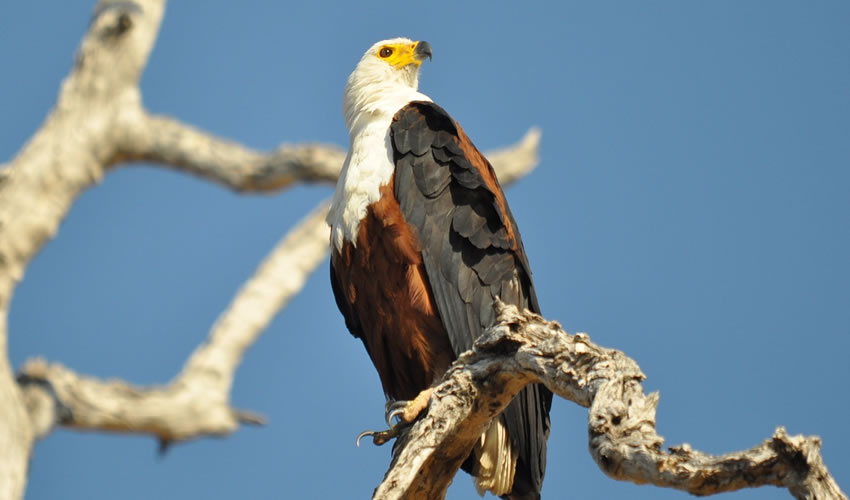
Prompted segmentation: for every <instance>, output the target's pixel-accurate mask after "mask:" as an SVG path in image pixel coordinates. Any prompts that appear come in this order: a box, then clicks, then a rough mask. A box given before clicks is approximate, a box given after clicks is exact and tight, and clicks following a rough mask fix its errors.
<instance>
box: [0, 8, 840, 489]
mask: <svg viewBox="0 0 850 500" xmlns="http://www.w3.org/2000/svg"><path fill="white" fill-rule="evenodd" d="M456 3H457V5H456ZM287 4H288V3H284V2H272V1H266V2H261V1H246V2H230V1H223V0H221V1H209V2H183V1H175V2H172V3H171V4H170V5H169V7H168V10H167V12H166V16H165V20H164V23H163V25H162V32H161V35H160V37H159V41H158V43H157V46H156V49H155V50H154V52H153V54H152V56H151V59H150V63H149V65H148V68H147V71H146V72H145V74H144V78H143V81H142V90H143V92H144V99H145V103H146V105H147V106H148V107H149V108H150V109H151V110H152V111H155V112H159V113H166V114H169V115H172V116H175V117H177V118H179V119H181V120H183V121H185V122H188V123H191V124H194V125H196V126H199V127H201V128H204V129H206V130H209V131H212V132H214V133H217V134H220V135H222V136H226V137H229V138H232V139H234V140H237V141H240V142H243V143H245V144H248V145H250V146H253V147H257V148H264V149H270V148H273V147H275V146H276V145H278V144H279V143H281V142H303V141H321V142H327V143H336V144H340V145H345V144H346V141H347V133H346V131H345V129H344V125H343V122H342V117H341V111H340V107H341V104H340V103H341V91H342V87H343V83H344V81H345V78H346V77H347V75H348V73H349V72H350V71H351V70H352V69H353V67H354V64H355V63H356V61H357V60H358V58H359V57H360V55H361V54H362V52H363V51H364V50H365V49H366V48H367V47H368V46H369V45H371V44H372V43H373V42H375V41H377V40H379V39H384V38H388V37H394V36H400V35H404V36H409V37H412V38H415V39H424V40H428V41H429V42H431V44H432V46H433V48H434V59H433V61H432V62H430V63H427V64H426V65H425V66H424V69H423V73H422V77H421V87H422V90H423V91H424V92H426V93H428V94H430V95H431V96H432V97H433V98H434V99H435V100H436V101H437V102H438V103H440V104H441V105H442V106H443V107H445V108H446V109H447V110H449V112H450V113H452V114H453V115H454V117H455V118H456V119H457V120H458V121H460V122H461V124H462V125H463V126H464V127H465V128H466V131H467V132H468V133H469V135H470V136H471V137H472V138H473V140H474V141H475V142H476V144H477V145H478V146H479V147H481V148H482V149H485V150H486V149H489V148H493V147H499V146H504V145H506V144H507V143H510V142H513V141H515V140H516V139H518V138H519V137H520V136H521V135H522V134H523V133H524V132H525V131H526V130H527V129H528V128H529V127H531V126H533V125H537V126H540V127H541V128H542V130H543V142H542V150H541V160H542V161H541V164H540V166H539V168H538V169H537V170H536V171H535V172H534V173H533V174H532V175H531V176H529V177H528V178H527V179H525V180H523V181H522V182H520V183H519V184H517V185H516V186H515V187H512V188H511V189H510V190H509V191H508V200H509V202H510V204H511V207H512V209H513V212H514V214H515V216H516V219H517V221H518V223H519V225H520V227H521V229H522V234H523V237H524V241H525V247H526V249H527V251H528V254H529V256H530V260H531V265H532V268H533V270H534V271H535V280H536V284H537V287H538V294H539V296H540V302H541V305H542V308H543V311H544V313H545V315H546V316H548V317H549V318H551V319H557V320H559V321H561V322H562V323H563V324H564V325H565V327H566V328H567V329H568V330H570V331H587V332H589V334H590V336H591V338H592V339H593V340H594V341H596V342H598V343H600V344H602V345H605V346H609V347H615V348H618V349H621V350H623V351H625V352H626V353H628V354H629V355H630V356H631V357H633V358H634V359H635V360H637V361H638V363H639V364H640V366H641V368H642V369H643V370H644V372H645V373H646V374H647V376H648V380H647V381H646V388H647V389H648V390H660V391H661V403H660V406H659V410H658V425H659V429H658V430H659V433H660V434H661V435H662V436H664V437H665V438H666V439H667V444H669V445H673V444H679V443H682V442H688V443H690V444H691V445H693V446H694V447H696V448H699V449H702V450H706V451H709V452H714V453H721V452H728V451H733V450H739V449H743V448H748V447H750V446H753V445H755V444H758V443H760V442H761V441H762V440H763V439H765V438H767V437H768V436H770V435H771V433H772V432H773V430H774V428H775V427H776V426H777V425H784V426H787V428H788V430H789V431H790V432H791V433H805V434H817V435H820V436H821V437H822V438H823V442H824V449H823V454H824V457H825V459H826V463H827V465H828V466H829V468H830V470H831V472H832V473H833V474H834V475H835V476H836V477H837V479H838V481H839V483H840V484H842V486H843V487H844V489H845V491H848V489H850V450H849V449H848V448H847V446H848V444H850V431H848V426H847V415H848V413H849V412H850V403H848V393H849V392H850V391H848V388H847V383H848V382H850V362H848V351H850V64H848V54H850V30H848V26H850V2H846V1H841V0H836V1H818V2H800V1H798V0H794V1H780V0H769V1H768V0H765V1H732V0H719V1H713V2H698V1H682V0H668V1H661V0H654V1H645V2H631V1H621V2H609V1H600V2H578V1H569V2H551V3H548V4H547V3H539V2H524V3H522V5H520V3H517V2H511V3H495V2H488V3H486V4H484V3H471V2H469V3H468V2H415V3H405V2H395V3H385V2H384V3H375V4H370V5H368V6H367V5H360V2H342V1H339V2H334V3H327V4H320V3H319V2H315V3H310V4H309V5H308V4H307V3H305V4H304V5H296V4H292V5H287ZM93 5H94V1H93V0H74V1H66V2H50V3H49V5H48V4H46V3H44V2H20V1H19V2H5V3H4V4H3V6H2V7H0V63H2V68H3V70H2V73H3V75H4V77H3V78H0V162H2V161H6V160H7V159H9V158H11V157H12V156H13V155H14V154H15V152H16V151H18V150H19V148H20V147H21V145H22V144H23V143H24V141H25V140H26V139H27V138H28V137H29V136H30V135H31V134H32V132H33V131H34V130H35V129H36V128H37V127H38V126H39V124H40V123H41V121H42V120H43V118H44V116H45V114H46V113H47V111H48V109H49V108H50V107H51V106H52V104H53V103H54V100H55V96H56V92H57V89H58V86H59V83H60V81H61V79H62V78H63V77H64V76H65V75H66V74H67V72H68V70H69V67H70V65H71V61H72V57H73V53H74V50H75V48H76V46H77V43H78V41H79V39H80V37H81V35H82V34H83V33H84V32H85V30H86V26H87V23H88V19H89V14H90V12H91V10H92V8H93ZM330 193H331V188H330V187H329V186H318V187H315V186H314V187H299V188H296V189H294V190H292V191H288V192H285V193H283V194H280V195H273V196H240V195H236V194H233V193H231V192H228V191H226V190H224V189H222V188H219V187H218V186H215V185H212V184H209V183H206V182H202V181H199V180H197V179H194V178H190V177H186V176H183V175H178V174H175V173H173V172H170V171H166V170H162V169H159V168H151V167H148V166H132V167H124V168H121V169H119V170H117V171H115V172H113V173H110V174H109V175H108V176H107V177H106V178H105V180H104V181H103V182H102V184H101V185H99V186H97V187H95V188H94V189H91V190H90V191H88V192H86V193H85V194H84V195H83V196H82V197H81V198H80V199H79V200H78V202H77V203H76V204H75V205H74V207H73V210H72V211H71V213H70V215H69V217H68V218H67V219H66V220H65V222H64V223H63V225H62V227H61V229H60V231H59V234H58V237H57V238H56V239H55V240H54V241H52V242H50V243H49V244H48V245H47V246H46V247H45V248H44V250H43V251H42V252H41V253H40V254H39V255H38V257H37V258H36V259H35V261H34V262H33V263H32V265H31V266H30V268H29V269H28V271H27V274H26V276H25V278H24V281H23V282H22V283H21V285H20V286H19V288H18V290H17V292H16V295H15V297H14V302H13V305H12V311H11V320H10V321H11V322H10V328H11V335H10V349H11V357H12V361H13V364H14V365H15V366H19V365H20V364H21V363H22V362H23V361H24V360H25V359H26V358H28V357H30V356H36V355H39V356H45V357H47V358H48V359H50V360H55V361H58V362H61V363H64V364H66V365H68V366H70V367H71V368H73V369H75V370H78V371H80V372H84V373H89V374H93V375H96V376H99V377H121V378H124V379H127V380H130V381H132V382H134V383H139V384H152V383H164V382H166V381H167V380H169V379H170V378H171V377H172V376H173V375H174V374H175V373H176V372H177V371H178V370H179V369H180V367H181V365H182V363H183V361H184V359H185V358H186V356H187V355H188V354H189V353H190V352H191V350H192V349H193V348H194V347H195V346H196V345H197V344H198V342H200V341H201V340H202V339H203V338H204V336H205V335H206V333H207V331H208V330H209V327H210V325H211V324H212V323H213V321H214V320H215V318H216V316H217V315H218V314H219V312H220V311H221V310H222V309H223V308H224V307H225V306H226V305H227V303H228V302H229V300H230V299H231V297H232V296H233V294H234V292H235V290H236V289H237V287H238V286H239V285H240V284H241V283H242V282H243V281H244V280H245V279H246V278H247V277H248V276H249V275H250V274H251V273H252V271H253V270H254V268H255V267H256V265H257V263H258V262H259V260H260V259H261V258H262V257H263V256H264V255H265V254H266V253H267V252H268V251H269V250H270V249H271V247H272V245H273V244H274V243H275V242H276V241H277V240H278V239H279V238H280V237H281V236H282V235H283V234H284V233H285V232H286V231H287V230H288V229H289V228H290V227H291V226H292V225H293V224H294V222H295V221H296V220H297V219H298V218H300V217H301V216H302V215H304V214H305V213H306V212H307V211H308V210H309V209H310V208H312V207H313V206H314V205H315V204H316V203H318V201H319V200H321V199H323V198H325V197H327V196H329V195H330ZM233 402H234V404H235V405H237V406H239V407H243V408H249V409H252V410H256V411H259V412H262V413H264V414H265V415H267V416H268V417H269V420H270V423H269V425H268V426H267V427H265V428H260V429H255V428H248V429H243V430H240V431H239V432H237V433H236V434H235V435H233V436H230V437H228V438H227V439H222V440H219V439H206V440H201V441H198V442H193V443H190V444H186V445H182V446H177V447H175V448H173V449H172V450H171V451H170V452H169V453H168V455H167V456H165V457H164V458H160V457H158V456H157V454H156V445H155V443H154V442H153V440H152V439H150V438H147V437H127V436H114V435H104V434H90V433H77V432H68V431H58V432H55V433H53V434H52V435H51V436H50V437H49V438H48V439H47V440H45V441H44V442H43V443H41V444H39V445H38V446H37V447H36V449H35V456H34V458H33V461H32V470H31V477H30V485H29V489H28V492H27V498H28V499H29V500H47V499H54V498H79V499H93V500H94V499H115V498H120V499H148V498H163V499H186V498H204V499H208V500H217V499H231V498H262V499H265V498H268V499H279V498H365V497H367V496H368V495H369V494H370V493H371V492H372V489H373V488H374V487H375V485H377V484H378V482H379V481H380V478H381V477H382V475H383V472H384V470H385V468H386V465H387V463H388V458H389V453H390V451H389V448H388V447H387V448H374V447H372V446H366V447H364V448H360V449H358V448H355V447H354V437H355V436H356V435H357V433H358V432H360V431H361V430H363V429H367V428H375V427H376V426H379V425H380V424H381V419H382V415H383V401H382V394H381V388H380V384H379V382H378V378H377V375H376V374H375V372H374V369H373V368H372V366H371V363H370V362H369V360H368V358H367V356H366V353H365V351H364V349H363V347H362V346H361V344H360V342H359V341H356V340H355V339H353V338H352V337H351V336H350V335H349V334H348V332H347V331H346V330H345V326H344V325H343V321H342V318H341V317H340V315H339V314H338V312H337V311H336V307H335V305H334V303H333V298H332V295H331V291H330V286H329V283H328V278H327V267H326V266H322V267H321V268H320V269H319V271H318V272H317V273H316V275H315V276H313V277H312V278H311V280H310V282H309V284H308V285H307V287H306V288H305V289H304V291H303V292H302V293H301V294H300V295H299V296H298V297H297V298H296V299H295V300H294V302H293V303H292V305H291V306H290V307H289V308H288V309H286V310H285V311H283V313H282V314H280V315H279V317H278V318H277V319H276V320H275V321H274V323H273V324H272V325H271V327H270V328H269V330H268V331H267V332H266V334H265V335H264V337H263V338H262V339H261V340H260V341H259V343H258V344H257V345H255V346H254V347H253V348H252V349H251V350H250V352H249V353H248V355H247V357H246V359H245V363H244V365H243V366H242V367H241V369H240V370H239V372H238V374H237V378H236V381H235V386H234V390H233ZM586 416H587V413H586V411H585V410H584V409H582V408H580V407H578V406H576V405H574V404H572V403H567V402H564V401H558V402H556V404H555V406H554V408H553V410H552V435H551V438H550V441H549V450H550V452H549V467H548V474H547V479H546V484H545V488H544V494H545V497H546V498H567V497H569V498H581V499H596V498H598V499H608V498H630V499H641V498H652V499H656V498H684V494H683V493H680V492H674V491H668V490H659V489H656V488H652V487H647V486H635V485H632V484H626V483H618V482H614V481H612V480H610V479H607V478H606V477H605V476H604V475H603V474H602V473H601V472H600V471H599V469H598V468H597V466H596V465H595V464H594V462H593V461H592V459H591V458H590V456H589V454H588V452H587V431H586ZM785 495H786V494H784V493H781V492H778V491H777V490H775V489H773V488H769V489H761V490H753V491H744V492H740V493H736V494H734V498H741V499H743V498H748V499H756V498H759V499H761V498H776V497H777V496H779V497H780V498H783V497H785ZM449 496H450V498H455V499H472V498H477V495H476V494H475V492H474V489H473V487H472V484H471V481H470V480H469V478H468V477H467V476H466V475H464V474H460V475H458V477H457V480H456V481H455V485H454V486H453V487H452V489H451V490H450V494H449Z"/></svg>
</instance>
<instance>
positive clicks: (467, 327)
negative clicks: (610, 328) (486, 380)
mask: <svg viewBox="0 0 850 500" xmlns="http://www.w3.org/2000/svg"><path fill="white" fill-rule="evenodd" d="M390 135H391V138H392V144H393V149H394V153H393V154H394V158H393V159H394V161H395V165H396V170H395V195H396V197H397V199H398V202H399V205H400V206H401V211H402V213H403V214H404V217H405V219H406V220H407V222H408V223H409V224H410V225H412V226H413V227H414V228H415V229H416V230H417V231H418V233H419V238H420V242H421V245H422V261H423V263H424V265H425V270H426V274H427V276H428V280H429V284H430V286H431V291H432V293H433V297H434V301H435V302H436V304H437V310H438V311H439V313H440V316H441V319H442V321H443V323H444V325H445V327H446V330H447V332H448V335H449V339H450V341H451V344H452V348H453V349H454V352H455V355H458V354H460V353H461V352H463V351H466V350H468V349H470V348H471V347H472V343H473V341H474V340H475V339H476V338H477V337H478V336H480V335H481V334H482V333H483V331H484V330H485V329H486V328H487V327H489V326H490V325H491V324H492V323H493V322H494V321H495V319H496V311H495V308H494V307H493V303H494V299H495V298H496V297H499V298H500V299H501V300H502V301H503V302H505V303H509V304H514V305H517V306H519V307H522V308H529V309H531V310H532V311H535V312H539V306H538V304H537V298H536V296H535V293H534V286H533V283H532V280H531V270H530V268H529V265H528V260H527V259H526V256H525V251H524V249H523V246H522V240H521V238H520V235H519V231H518V230H517V226H516V222H515V221H514V219H513V216H512V215H511V212H510V209H509V208H508V206H507V203H506V202H505V198H504V194H503V193H502V190H501V187H499V184H498V181H497V180H496V177H495V174H494V173H493V169H492V167H491V166H490V164H489V162H488V161H487V160H486V159H485V158H484V156H483V155H482V154H481V153H480V152H479V151H478V150H477V149H476V148H475V146H474V145H473V144H472V143H471V142H470V141H469V139H468V138H467V137H466V134H465V133H464V132H463V130H462V129H461V128H460V126H459V125H457V124H456V123H455V122H454V120H452V119H451V117H450V116H449V115H448V113H446V112H445V111H444V110H443V109H442V108H440V107H439V106H437V105H435V104H433V103H429V102H412V103H410V104H409V105H407V106H405V107H404V108H402V109H401V110H400V111H399V112H398V113H397V114H396V116H395V118H394V121H393V123H392V125H391V126H390ZM551 402H552V393H551V392H549V390H548V389H546V388H545V387H544V386H542V385H538V384H536V385H531V386H529V387H527V388H526V389H524V390H523V391H522V392H521V393H520V394H518V395H517V397H516V398H515V399H514V400H513V401H512V402H511V404H510V405H509V406H508V408H507V409H506V410H505V412H504V413H503V414H502V418H503V419H504V421H505V424H506V426H507V428H508V432H509V434H510V436H511V440H512V442H513V444H514V446H515V447H516V449H517V450H518V452H519V457H520V465H519V466H518V470H517V474H516V480H515V485H514V493H519V492H520V491H523V490H528V491H536V492H539V491H540V485H541V483H542V481H543V472H544V470H545V464H546V438H547V437H548V434H549V408H550V406H551ZM520 467H522V468H523V469H524V470H522V471H521V470H520ZM523 482H525V483H527V484H525V485H523V484H521V483H523Z"/></svg>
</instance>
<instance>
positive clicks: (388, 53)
mask: <svg viewBox="0 0 850 500" xmlns="http://www.w3.org/2000/svg"><path fill="white" fill-rule="evenodd" d="M420 43H421V42H413V43H390V44H387V45H381V47H380V48H378V51H377V52H376V53H375V55H376V56H377V57H378V59H382V60H383V61H386V63H387V64H389V65H390V66H392V67H394V68H396V69H401V68H403V67H405V66H407V65H409V64H414V65H416V67H417V68H418V67H419V66H420V65H421V64H422V61H424V58H423V59H419V57H418V55H417V54H416V46H417V45H419V44H420Z"/></svg>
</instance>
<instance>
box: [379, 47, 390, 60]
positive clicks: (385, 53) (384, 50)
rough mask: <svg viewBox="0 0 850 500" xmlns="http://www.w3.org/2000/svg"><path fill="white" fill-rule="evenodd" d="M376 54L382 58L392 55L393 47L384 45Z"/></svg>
mask: <svg viewBox="0 0 850 500" xmlns="http://www.w3.org/2000/svg"><path fill="white" fill-rule="evenodd" d="M378 55H379V56H381V57H383V58H387V57H390V56H391V55H393V49H391V48H389V47H384V48H382V49H381V51H380V52H378Z"/></svg>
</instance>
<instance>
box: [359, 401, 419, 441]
mask: <svg viewBox="0 0 850 500" xmlns="http://www.w3.org/2000/svg"><path fill="white" fill-rule="evenodd" d="M433 393H434V388H433V387H429V388H427V389H425V390H424V391H422V392H420V393H419V394H418V395H417V396H416V397H415V398H413V399H411V400H410V401H387V405H386V407H385V414H384V416H385V417H386V419H387V426H389V429H387V430H385V431H364V432H361V433H360V435H359V436H357V446H360V439H362V438H364V437H366V436H372V442H373V443H374V444H376V445H378V446H381V445H382V444H384V443H386V442H387V441H389V440H390V439H393V438H395V437H397V436H398V435H399V434H401V431H403V430H404V429H405V428H407V426H409V425H410V424H412V423H413V421H414V420H416V418H417V417H419V415H420V414H421V413H422V412H423V411H424V410H425V409H426V408H427V407H428V401H430V400H431V394H433ZM396 417H398V421H397V422H396V423H395V424H393V419H394V418H396Z"/></svg>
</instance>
